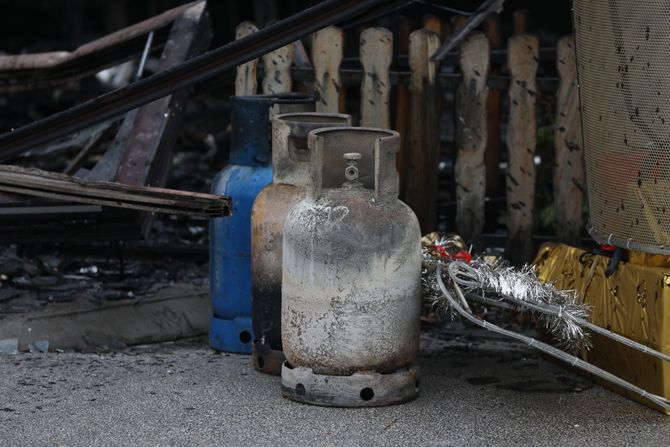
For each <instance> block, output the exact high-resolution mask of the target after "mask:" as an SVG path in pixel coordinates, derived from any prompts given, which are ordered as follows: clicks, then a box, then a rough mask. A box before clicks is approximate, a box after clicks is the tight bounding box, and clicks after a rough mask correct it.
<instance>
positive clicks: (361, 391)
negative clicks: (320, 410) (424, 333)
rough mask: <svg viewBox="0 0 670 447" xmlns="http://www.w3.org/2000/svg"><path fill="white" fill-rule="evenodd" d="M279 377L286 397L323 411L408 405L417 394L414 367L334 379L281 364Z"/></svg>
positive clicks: (308, 369)
mask: <svg viewBox="0 0 670 447" xmlns="http://www.w3.org/2000/svg"><path fill="white" fill-rule="evenodd" d="M281 375H282V385H281V388H282V394H283V395H284V396H285V397H288V398H289V399H292V400H297V401H299V402H304V403H308V404H312V405H321V406H325V407H379V406H384V405H393V404H399V403H402V402H407V401H409V400H412V399H414V398H415V397H416V396H418V394H419V368H418V366H416V365H412V366H409V367H408V368H401V369H399V370H397V371H394V372H392V373H389V374H380V373H378V372H375V371H363V372H356V373H354V374H352V375H350V376H335V375H323V374H315V373H314V371H312V370H311V369H310V368H303V367H292V366H291V365H289V364H288V363H284V365H283V369H282V373H281Z"/></svg>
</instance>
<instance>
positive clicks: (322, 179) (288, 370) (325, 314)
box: [281, 127, 421, 407]
mask: <svg viewBox="0 0 670 447" xmlns="http://www.w3.org/2000/svg"><path fill="white" fill-rule="evenodd" d="M399 143H400V138H399V135H398V133H397V132H393V131H390V130H384V129H368V128H354V127H347V128H330V129H319V130H315V131H312V132H311V133H310V134H309V147H310V150H311V155H312V161H311V172H310V183H309V185H308V186H307V188H306V191H307V196H306V198H305V200H303V201H301V202H299V203H298V204H297V205H296V206H295V207H294V208H293V209H292V210H291V211H290V212H289V214H288V215H287V217H286V220H285V223H284V241H283V257H282V272H283V275H282V309H281V316H282V319H281V325H282V326H281V331H282V341H283V347H284V353H285V355H286V362H285V363H284V365H283V367H282V392H283V394H284V395H285V396H286V397H289V398H291V399H294V400H298V401H301V402H306V403H311V404H317V405H330V406H351V407H357V406H375V405H387V404H392V403H398V402H403V401H406V400H409V399H411V398H413V397H415V396H416V395H417V393H418V386H419V384H418V380H419V379H418V369H417V367H416V366H415V365H414V362H415V359H416V354H417V351H418V349H419V329H420V320H419V318H420V306H421V298H420V274H421V241H420V240H421V232H420V229H419V223H418V221H417V218H416V216H415V215H414V213H413V212H412V210H411V209H410V208H409V207H408V206H407V205H405V204H404V203H402V202H400V201H399V200H398V198H397V197H398V172H397V171H396V167H395V163H396V161H395V159H396V153H397V152H398V149H399Z"/></svg>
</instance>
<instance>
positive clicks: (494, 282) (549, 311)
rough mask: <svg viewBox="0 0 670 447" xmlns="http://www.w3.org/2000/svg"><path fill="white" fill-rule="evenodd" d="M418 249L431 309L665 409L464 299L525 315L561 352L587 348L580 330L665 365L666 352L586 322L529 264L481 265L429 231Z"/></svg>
mask: <svg viewBox="0 0 670 447" xmlns="http://www.w3.org/2000/svg"><path fill="white" fill-rule="evenodd" d="M422 245H423V270H422V278H421V281H422V286H423V293H424V298H425V299H426V300H427V301H428V302H429V303H431V304H432V306H433V308H434V309H435V310H436V311H438V312H442V313H447V314H450V315H451V316H459V317H462V318H464V319H466V320H468V321H469V322H471V323H472V324H475V325H478V326H480V327H482V328H485V329H487V330H489V331H492V332H495V333H498V334H501V335H504V336H506V337H509V338H510V339H514V340H517V341H519V342H523V343H525V344H526V345H528V346H529V347H533V348H534V349H537V350H539V351H541V352H544V353H545V354H548V355H550V356H552V357H555V358H557V359H559V360H561V361H562V362H565V363H567V364H569V365H571V366H573V367H576V368H578V369H581V370H583V371H586V372H588V373H590V374H593V375H595V376H597V377H599V378H601V379H603V380H606V381H608V382H610V383H613V384H615V385H617V386H620V387H622V388H624V389H626V390H628V391H630V392H632V393H635V394H637V395H638V396H640V397H642V398H644V399H648V400H649V401H651V402H653V403H655V404H656V405H658V406H660V407H661V408H663V409H665V410H670V402H669V401H668V400H667V399H665V398H664V397H663V396H658V395H655V394H652V393H649V392H647V391H646V390H644V389H642V388H640V387H639V386H637V385H635V384H633V383H630V382H627V381H626V380H623V379H621V378H619V377H617V376H615V375H614V374H612V373H610V372H607V371H605V370H603V369H601V368H598V367H596V366H594V365H592V364H590V363H588V362H586V361H584V360H582V359H580V358H579V357H576V356H574V355H571V354H569V353H567V352H564V351H562V350H560V349H558V348H556V347H554V346H551V345H549V344H546V343H544V342H542V341H539V340H536V339H534V338H531V337H528V336H526V335H523V334H519V333H517V332H514V331H510V330H508V329H504V328H502V327H500V326H497V325H495V324H493V323H491V322H489V321H487V320H486V319H484V318H481V317H480V316H476V315H475V314H474V313H473V312H472V310H471V309H470V305H469V304H468V301H473V302H483V303H485V304H490V305H494V306H499V307H503V308H509V309H514V310H517V311H520V312H530V313H532V314H534V315H536V316H537V317H538V318H539V319H540V321H542V322H543V323H544V325H545V327H546V328H547V329H548V330H549V331H550V332H551V334H553V336H554V337H555V338H556V339H557V342H558V343H559V344H560V345H562V347H563V348H564V349H569V350H579V349H582V348H588V347H589V346H590V343H589V338H588V333H587V332H586V331H585V330H588V331H590V332H594V333H597V334H599V335H602V336H604V337H607V338H609V339H611V340H614V341H616V342H618V343H621V344H623V345H626V346H628V347H630V348H632V349H635V350H638V351H640V352H643V353H645V354H647V355H650V356H652V357H655V358H658V359H660V360H663V361H666V362H667V361H670V356H669V355H667V354H664V353H662V352H660V351H656V350H654V349H652V348H649V347H648V346H645V345H643V344H641V343H637V342H635V341H633V340H630V339H628V338H626V337H624V336H622V335H619V334H616V333H614V332H611V331H609V330H607V329H604V328H601V327H599V326H596V325H595V324H593V323H591V322H590V321H589V320H588V315H589V312H588V308H587V307H586V306H585V305H583V304H581V303H578V302H577V296H576V294H575V292H574V291H572V292H571V291H563V290H559V289H557V288H555V287H554V286H552V285H551V284H543V283H541V282H540V281H539V279H538V278H537V276H536V275H535V272H534V271H533V268H532V267H530V266H524V267H523V268H521V269H515V268H513V267H510V266H508V265H507V264H505V263H503V262H501V261H499V260H498V261H492V262H491V261H489V262H487V260H486V259H484V258H482V257H472V256H470V254H469V252H467V251H465V244H464V243H463V241H462V240H461V239H460V238H459V237H458V236H457V235H453V236H450V237H446V238H445V237H441V236H439V235H438V234H436V233H433V234H430V235H428V236H425V237H424V238H423V239H422Z"/></svg>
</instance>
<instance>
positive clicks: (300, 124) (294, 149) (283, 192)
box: [251, 113, 351, 375]
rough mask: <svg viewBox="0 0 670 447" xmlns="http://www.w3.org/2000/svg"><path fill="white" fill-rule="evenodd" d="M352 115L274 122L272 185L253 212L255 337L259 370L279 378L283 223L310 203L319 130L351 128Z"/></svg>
mask: <svg viewBox="0 0 670 447" xmlns="http://www.w3.org/2000/svg"><path fill="white" fill-rule="evenodd" d="M349 125H351V118H350V117H349V115H343V114H336V113H287V114H283V115H279V116H276V117H275V118H274V119H273V120H272V183H271V184H270V185H268V186H266V187H265V188H263V190H261V192H260V193H259V194H258V196H257V197H256V200H255V201H254V206H253V208H252V211H251V291H252V321H253V328H254V335H255V337H256V339H255V341H254V345H253V353H252V356H251V360H252V364H253V365H254V367H255V368H256V369H258V370H259V371H262V372H265V373H268V374H274V375H279V374H281V365H282V363H283V362H284V360H285V359H284V353H283V352H282V343H281V329H280V328H281V275H282V271H281V259H282V233H283V232H284V219H285V218H286V215H287V214H288V212H289V211H290V210H291V208H293V206H294V205H295V204H296V203H298V202H300V201H301V200H302V199H304V198H305V185H306V184H307V183H308V181H309V162H310V152H309V149H308V147H307V134H308V133H309V132H310V131H311V130H314V129H318V128H322V127H333V126H339V127H341V126H349Z"/></svg>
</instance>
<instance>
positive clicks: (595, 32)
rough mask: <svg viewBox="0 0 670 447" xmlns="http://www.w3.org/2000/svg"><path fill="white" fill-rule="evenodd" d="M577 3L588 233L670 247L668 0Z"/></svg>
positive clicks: (632, 244) (655, 248)
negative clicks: (587, 198) (589, 227)
mask: <svg viewBox="0 0 670 447" xmlns="http://www.w3.org/2000/svg"><path fill="white" fill-rule="evenodd" d="M573 6H574V28H575V39H576V48H577V71H578V76H579V85H580V100H581V105H582V125H583V132H584V149H585V152H584V153H585V161H586V177H587V185H588V197H589V209H590V223H591V227H592V228H591V229H590V231H589V233H590V234H591V235H592V236H593V237H594V238H595V239H597V240H599V241H600V242H609V243H611V244H613V245H618V246H620V247H628V248H635V249H639V250H643V251H648V252H657V253H670V26H668V23H670V3H669V2H667V1H664V0H648V1H644V2H640V1H639V0H575V1H574V5H573Z"/></svg>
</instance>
